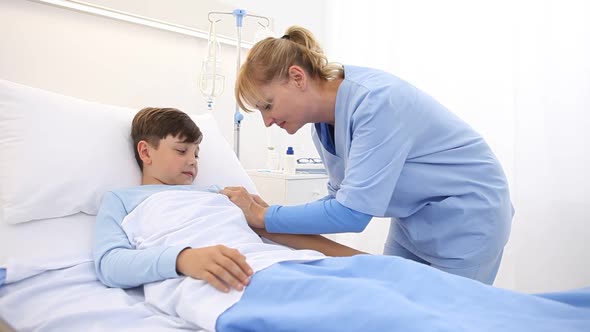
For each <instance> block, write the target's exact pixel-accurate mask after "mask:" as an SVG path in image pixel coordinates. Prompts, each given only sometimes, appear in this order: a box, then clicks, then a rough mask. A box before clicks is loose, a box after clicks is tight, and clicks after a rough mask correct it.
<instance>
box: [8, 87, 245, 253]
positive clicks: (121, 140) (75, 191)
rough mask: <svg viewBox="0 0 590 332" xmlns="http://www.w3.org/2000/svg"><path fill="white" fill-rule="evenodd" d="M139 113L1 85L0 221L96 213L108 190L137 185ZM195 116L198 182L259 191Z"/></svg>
mask: <svg viewBox="0 0 590 332" xmlns="http://www.w3.org/2000/svg"><path fill="white" fill-rule="evenodd" d="M146 106H154V105H146ZM137 111H138V110H133V109H129V108H123V107H116V106H110V105H104V104H99V103H92V102H88V101H84V100H80V99H76V98H72V97H67V96H63V95H59V94H56V93H52V92H48V91H44V90H40V89H35V88H31V87H27V86H24V85H20V84H15V83H12V82H8V81H3V80H0V222H2V221H4V222H7V223H10V224H16V223H22V222H27V221H31V220H39V219H47V218H57V217H63V216H67V215H72V214H76V213H79V212H84V213H86V214H90V215H95V214H96V213H97V210H98V208H99V205H100V200H101V198H102V195H103V194H104V193H105V192H107V191H109V190H112V189H116V188H121V187H127V186H132V185H138V184H139V183H140V180H141V174H140V170H139V167H138V166H137V163H136V161H135V158H134V154H133V146H132V142H131V138H130V128H131V121H132V119H133V116H134V115H135V113H136V112H137ZM192 118H193V120H194V121H195V122H196V123H197V125H198V126H199V128H201V130H202V131H203V134H204V137H203V142H202V144H201V153H200V159H199V168H200V173H199V176H198V177H197V179H196V184H199V185H210V184H218V185H220V186H226V185H241V186H245V187H246V188H248V189H249V190H251V191H254V190H255V189H254V188H255V187H254V185H253V184H252V181H251V180H250V178H249V177H248V175H247V174H246V172H245V170H244V169H243V168H242V166H241V165H240V163H239V161H238V160H237V158H236V157H235V154H234V153H233V151H232V149H231V148H230V146H229V144H228V143H227V142H226V141H225V139H224V138H223V136H222V134H221V132H220V131H219V128H218V127H217V124H216V123H215V120H214V119H213V117H212V116H211V115H195V116H192ZM0 241H2V239H1V236H0Z"/></svg>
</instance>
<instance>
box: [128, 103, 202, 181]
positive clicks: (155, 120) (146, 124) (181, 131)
mask: <svg viewBox="0 0 590 332" xmlns="http://www.w3.org/2000/svg"><path fill="white" fill-rule="evenodd" d="M168 135H172V136H173V137H177V136H180V137H181V138H183V139H184V140H183V141H184V142H189V143H200V142H201V140H202V139H203V134H202V133H201V130H200V129H199V127H197V125H196V124H195V122H194V121H193V120H192V119H191V118H190V117H189V116H188V115H187V114H186V113H184V112H182V111H180V110H178V109H176V108H170V107H166V108H158V107H146V108H143V109H142V110H140V111H139V112H137V114H136V115H135V117H134V118H133V122H132V123H131V139H132V140H133V150H134V153H135V160H137V164H138V165H139V169H141V170H142V171H143V162H142V161H141V158H140V157H139V152H138V151H137V143H139V141H141V140H144V141H146V142H148V143H149V144H150V145H151V146H153V147H155V148H158V146H159V145H160V140H161V139H164V138H166V137H167V136H168Z"/></svg>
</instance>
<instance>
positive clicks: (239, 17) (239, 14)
mask: <svg viewBox="0 0 590 332" xmlns="http://www.w3.org/2000/svg"><path fill="white" fill-rule="evenodd" d="M215 15H233V16H234V17H235V18H236V30H237V41H238V42H237V44H236V51H237V52H236V53H237V56H236V76H237V74H238V72H239V70H240V65H241V64H242V61H241V55H242V22H243V20H244V17H254V18H258V19H262V20H264V21H265V24H262V23H260V22H258V24H260V25H261V26H262V27H264V28H269V27H270V19H269V18H268V17H264V16H258V15H252V14H248V13H247V12H246V10H244V9H235V10H234V11H232V12H209V15H207V18H208V19H209V22H210V23H211V24H215V22H217V21H219V20H215V22H214V20H213V16H215ZM243 119H244V115H243V114H242V113H241V112H240V107H239V106H238V103H237V101H236V106H235V112H234V152H235V153H236V156H237V157H238V160H239V159H240V127H241V123H242V120H243Z"/></svg>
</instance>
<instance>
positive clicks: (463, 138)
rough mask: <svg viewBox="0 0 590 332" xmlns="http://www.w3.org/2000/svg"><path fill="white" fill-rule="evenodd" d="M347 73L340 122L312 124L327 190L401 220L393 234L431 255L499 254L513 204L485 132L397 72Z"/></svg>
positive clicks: (450, 261)
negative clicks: (481, 131) (484, 138)
mask: <svg viewBox="0 0 590 332" xmlns="http://www.w3.org/2000/svg"><path fill="white" fill-rule="evenodd" d="M344 71H345V77H344V80H343V81H342V83H341V85H340V87H339V88H338V93H337V96H336V109H335V112H336V113H335V123H334V127H331V126H329V125H327V124H316V125H315V126H314V128H313V139H314V143H315V145H316V148H317V149H318V152H319V154H320V156H321V157H322V159H323V160H324V163H325V166H326V169H327V170H328V175H329V179H330V180H329V183H328V190H329V193H330V195H332V196H334V197H335V198H336V200H337V201H338V202H339V203H341V204H342V205H344V206H346V207H348V208H350V209H353V210H356V211H359V212H363V213H366V214H369V215H372V216H379V217H393V218H395V219H397V222H394V223H392V225H391V228H390V233H391V232H392V234H391V235H393V237H394V239H395V240H396V241H397V242H398V243H399V244H401V245H402V246H403V247H405V248H406V249H408V250H409V251H411V252H413V253H414V254H416V255H417V256H419V257H422V258H423V259H425V260H427V261H429V262H431V263H435V264H438V265H441V266H447V267H463V266H465V265H469V264H470V263H479V262H481V261H482V260H483V261H485V260H487V259H494V258H495V257H496V256H497V255H498V254H499V253H500V252H501V250H502V248H503V247H504V245H505V244H506V242H507V240H508V236H509V233H510V224H511V221H512V216H513V214H514V210H513V208H512V204H511V202H510V195H509V192H508V184H507V181H506V176H505V175H504V172H503V171H502V168H501V166H500V164H499V162H498V160H497V159H496V157H495V156H494V154H493V152H492V151H491V149H490V147H489V146H488V145H487V144H486V142H485V141H484V140H483V138H482V137H481V136H480V135H479V134H478V133H477V132H475V130H473V129H472V128H471V127H470V126H469V125H467V124H466V123H465V122H463V121H462V120H461V119H459V118H458V117H456V116H455V115H454V114H452V113H451V112H449V111H448V110H447V109H446V108H445V107H443V106H442V105H441V104H439V103H438V102H437V101H436V100H434V99H433V98H432V97H430V96H429V95H427V94H425V93H424V92H422V91H420V90H418V89H417V88H415V87H414V86H412V85H410V84H409V83H407V82H405V81H403V80H401V79H399V78H397V77H395V76H394V75H391V74H389V73H387V72H383V71H379V70H375V69H369V68H360V67H354V66H345V67H344ZM331 130H333V134H332V133H331V132H330V131H331ZM318 222H321V221H318Z"/></svg>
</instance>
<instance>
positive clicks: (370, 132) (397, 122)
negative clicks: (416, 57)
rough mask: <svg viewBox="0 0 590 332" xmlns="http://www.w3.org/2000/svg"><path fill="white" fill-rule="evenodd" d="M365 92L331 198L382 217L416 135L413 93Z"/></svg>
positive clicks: (415, 110)
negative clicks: (337, 187)
mask: <svg viewBox="0 0 590 332" xmlns="http://www.w3.org/2000/svg"><path fill="white" fill-rule="evenodd" d="M398 89H404V90H407V91H404V92H403V93H400V92H399V90H398V91H388V90H393V89H382V90H381V91H379V92H371V93H369V94H368V95H367V96H366V98H365V99H364V101H363V102H362V103H361V104H360V105H359V106H358V108H357V109H356V110H355V113H354V114H353V115H352V118H351V121H352V123H351V126H352V140H351V146H350V152H349V155H348V158H347V160H346V170H345V174H344V179H343V180H342V183H341V185H340V190H338V192H337V193H336V200H338V201H339V202H340V203H341V204H342V205H344V206H346V207H349V208H351V209H353V210H356V211H360V212H363V213H366V214H370V215H372V216H386V212H387V209H388V206H389V205H390V202H391V198H392V196H393V192H394V189H395V186H396V184H397V182H398V179H399V177H400V174H401V172H402V170H403V167H404V164H405V162H406V159H407V158H408V155H409V153H410V151H411V150H412V146H413V144H414V140H415V137H416V135H418V132H419V122H420V116H421V112H420V111H419V110H418V109H417V108H416V107H414V105H413V104H414V101H415V97H416V93H415V89H413V88H409V87H407V88H404V87H398Z"/></svg>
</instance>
